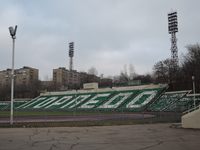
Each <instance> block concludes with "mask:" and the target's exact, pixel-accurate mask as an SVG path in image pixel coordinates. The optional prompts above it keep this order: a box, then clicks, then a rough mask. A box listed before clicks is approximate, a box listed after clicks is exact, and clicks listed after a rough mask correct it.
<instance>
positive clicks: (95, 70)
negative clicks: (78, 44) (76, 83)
mask: <svg viewBox="0 0 200 150" xmlns="http://www.w3.org/2000/svg"><path fill="white" fill-rule="evenodd" d="M88 74H92V75H96V76H97V75H98V71H97V69H96V68H95V67H91V68H90V69H88Z"/></svg>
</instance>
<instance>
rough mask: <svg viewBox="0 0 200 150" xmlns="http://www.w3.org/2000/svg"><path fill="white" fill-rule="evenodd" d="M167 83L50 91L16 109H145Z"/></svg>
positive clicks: (162, 90)
mask: <svg viewBox="0 0 200 150" xmlns="http://www.w3.org/2000/svg"><path fill="white" fill-rule="evenodd" d="M166 87H167V86H166V85H150V86H137V87H127V88H124V87H123V88H112V89H98V90H97V89H96V90H90V91H85V90H79V91H67V92H51V93H50V92H48V93H43V94H41V95H40V96H39V97H37V98H35V99H33V100H31V101H29V102H27V103H24V104H22V105H20V106H18V107H16V108H15V109H17V110H73V109H76V110H103V111H109V110H116V111H120V110H125V111H126V110H127V111H139V110H142V108H143V107H144V106H146V105H147V104H148V103H150V102H151V101H154V100H155V99H157V98H158V97H159V96H160V94H161V93H162V92H164V91H165V90H166Z"/></svg>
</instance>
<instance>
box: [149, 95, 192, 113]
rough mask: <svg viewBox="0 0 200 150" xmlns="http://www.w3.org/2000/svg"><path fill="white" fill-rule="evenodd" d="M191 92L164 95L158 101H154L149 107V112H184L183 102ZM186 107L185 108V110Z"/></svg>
mask: <svg viewBox="0 0 200 150" xmlns="http://www.w3.org/2000/svg"><path fill="white" fill-rule="evenodd" d="M190 92H191V91H175V92H166V93H164V94H163V95H162V96H161V97H160V98H159V99H158V100H157V101H154V102H153V103H152V104H151V105H150V106H149V107H148V110H149V111H184V110H185V109H186V108H185V107H186V105H185V104H186V103H185V101H182V99H183V98H185V97H186V95H187V94H188V93H190ZM183 106H184V108H183Z"/></svg>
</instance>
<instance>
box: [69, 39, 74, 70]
mask: <svg viewBox="0 0 200 150" xmlns="http://www.w3.org/2000/svg"><path fill="white" fill-rule="evenodd" d="M73 57H74V42H70V43H69V58H70V60H69V70H70V71H72V70H73Z"/></svg>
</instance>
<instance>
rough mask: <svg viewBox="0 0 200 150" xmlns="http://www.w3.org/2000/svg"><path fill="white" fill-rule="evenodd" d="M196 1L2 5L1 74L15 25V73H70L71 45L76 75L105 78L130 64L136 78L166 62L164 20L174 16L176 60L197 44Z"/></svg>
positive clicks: (18, 1)
mask: <svg viewBox="0 0 200 150" xmlns="http://www.w3.org/2000/svg"><path fill="white" fill-rule="evenodd" d="M199 6H200V1H199V0H32V1H30V0H29V1H27V0H0V70H4V69H7V68H11V48H12V45H11V44H12V40H11V37H10V36H9V31H8V27H9V26H14V25H18V30H17V39H16V55H15V68H21V67H23V66H30V67H34V68H38V69H39V76H40V79H46V78H47V76H48V78H52V69H53V68H58V67H66V68H69V58H68V43H69V42H71V41H74V42H75V54H74V69H76V70H78V71H86V72H87V71H88V69H89V68H91V67H92V66H93V67H95V68H96V69H97V70H98V73H99V74H104V76H109V75H118V74H120V71H121V70H123V68H124V65H127V66H128V65H129V64H132V65H133V66H134V68H135V71H136V72H137V73H138V74H145V73H150V72H151V71H152V67H153V65H154V64H155V63H156V62H157V61H159V60H163V59H165V58H168V57H170V54H171V53H170V35H169V34H168V22H167V21H168V20H167V14H168V13H169V12H170V11H171V10H172V9H173V10H176V11H177V12H178V22H179V33H178V34H177V38H178V49H179V56H181V54H183V53H185V52H186V48H185V46H186V45H188V44H196V43H197V42H199V40H200V29H199V28H200V7H199Z"/></svg>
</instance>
